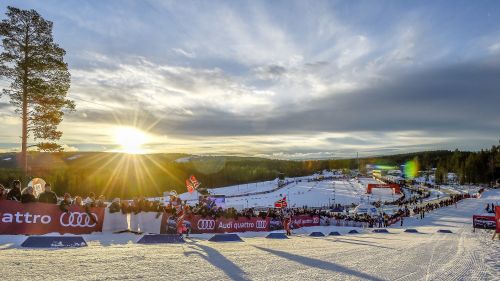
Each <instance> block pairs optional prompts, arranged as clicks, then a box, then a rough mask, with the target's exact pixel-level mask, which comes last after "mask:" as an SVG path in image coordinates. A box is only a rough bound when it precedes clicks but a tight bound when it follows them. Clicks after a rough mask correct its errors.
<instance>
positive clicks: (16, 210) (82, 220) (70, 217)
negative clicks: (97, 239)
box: [0, 200, 104, 234]
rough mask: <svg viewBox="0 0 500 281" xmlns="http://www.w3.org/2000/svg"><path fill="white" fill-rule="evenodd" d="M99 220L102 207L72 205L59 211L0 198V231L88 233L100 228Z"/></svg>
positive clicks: (0, 232)
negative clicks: (67, 209) (89, 207)
mask: <svg viewBox="0 0 500 281" xmlns="http://www.w3.org/2000/svg"><path fill="white" fill-rule="evenodd" d="M103 220H104V208H91V209H90V210H89V212H88V213H87V212H86V211H85V208H82V207H77V206H73V207H71V208H69V211H68V212H62V211H61V210H60V209H59V206H57V205H52V204H45V203H28V204H23V203H20V202H16V201H9V200H2V201H0V234H46V233H51V232H58V233H61V234H63V233H72V234H89V233H92V232H100V231H102V224H103Z"/></svg>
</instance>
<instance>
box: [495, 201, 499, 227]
mask: <svg viewBox="0 0 500 281" xmlns="http://www.w3.org/2000/svg"><path fill="white" fill-rule="evenodd" d="M495 221H496V222H497V233H500V206H496V207H495Z"/></svg>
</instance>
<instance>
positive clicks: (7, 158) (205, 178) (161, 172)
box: [0, 146, 500, 198]
mask: <svg viewBox="0 0 500 281" xmlns="http://www.w3.org/2000/svg"><path fill="white" fill-rule="evenodd" d="M0 159H1V160H0V183H1V184H3V185H4V186H6V187H10V185H11V183H12V181H13V180H15V179H21V180H22V182H23V185H26V184H27V183H28V182H29V180H30V179H31V178H34V177H39V178H43V179H44V180H45V181H47V182H49V183H50V184H51V185H52V186H53V189H54V191H56V192H57V193H58V194H62V193H65V192H68V193H70V194H71V195H80V196H86V195H87V194H88V193H89V192H94V193H96V194H103V195H105V196H106V197H107V198H114V197H120V198H132V197H137V196H151V197H153V196H161V195H162V194H163V192H164V191H170V190H175V191H176V192H178V193H182V192H185V191H186V187H185V180H186V179H187V178H188V177H189V176H190V175H195V176H196V177H197V179H198V180H199V181H200V182H201V183H202V185H201V186H202V187H205V188H215V187H222V186H227V185H234V184H243V183H253V182H258V181H264V180H272V179H275V178H276V177H278V175H280V173H283V174H284V175H285V176H287V177H296V176H304V175H310V174H313V173H315V172H319V171H322V170H324V169H342V170H344V171H345V172H349V171H352V170H357V169H358V168H359V170H360V172H361V173H364V172H365V171H366V170H365V167H366V165H367V164H378V165H390V166H399V165H402V164H404V163H406V162H407V161H409V160H414V161H416V162H418V164H419V167H420V169H421V170H430V169H432V168H436V181H437V182H438V183H446V178H447V177H446V176H445V175H446V174H447V173H448V172H454V173H456V174H457V175H458V178H459V180H460V182H461V183H471V184H478V183H485V184H487V183H491V182H492V181H495V180H496V179H498V178H500V175H499V172H500V146H492V148H491V149H490V150H481V151H476V152H469V151H458V150H455V151H446V150H442V151H425V152H415V153H408V154H398V155H387V156H377V157H368V158H359V159H356V158H351V159H329V160H303V161H294V160H276V159H266V158H256V157H236V156H195V155H185V154H149V155H141V154H138V155H130V154H121V153H106V152H54V153H49V152H31V153H30V154H29V160H28V167H29V169H28V175H26V176H24V175H23V172H22V169H20V167H19V154H18V153H4V154H0Z"/></svg>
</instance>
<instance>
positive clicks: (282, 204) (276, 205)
mask: <svg viewBox="0 0 500 281" xmlns="http://www.w3.org/2000/svg"><path fill="white" fill-rule="evenodd" d="M286 207H288V203H287V202H286V196H285V197H283V199H280V200H278V201H276V202H274V208H278V209H281V208H286Z"/></svg>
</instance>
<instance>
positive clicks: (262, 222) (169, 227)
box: [160, 214, 320, 234]
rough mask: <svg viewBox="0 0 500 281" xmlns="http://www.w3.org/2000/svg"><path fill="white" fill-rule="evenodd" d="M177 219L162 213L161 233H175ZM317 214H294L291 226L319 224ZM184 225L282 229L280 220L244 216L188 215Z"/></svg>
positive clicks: (196, 229) (216, 229)
mask: <svg viewBox="0 0 500 281" xmlns="http://www.w3.org/2000/svg"><path fill="white" fill-rule="evenodd" d="M176 223H177V221H176V219H175V218H174V217H173V216H167V215H165V214H164V215H163V218H162V223H161V232H160V233H162V234H166V233H177V225H176ZM319 225H320V224H319V216H307V215H302V216H294V217H292V227H293V228H300V227H305V226H319ZM184 226H185V227H186V228H189V229H191V233H194V234H201V233H227V232H247V231H255V232H257V231H272V230H278V229H283V224H282V222H281V221H280V220H276V219H271V218H265V219H262V218H245V217H241V218H239V219H238V220H235V219H225V218H218V219H214V218H210V217H207V218H203V217H201V216H190V217H188V218H185V219H184Z"/></svg>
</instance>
